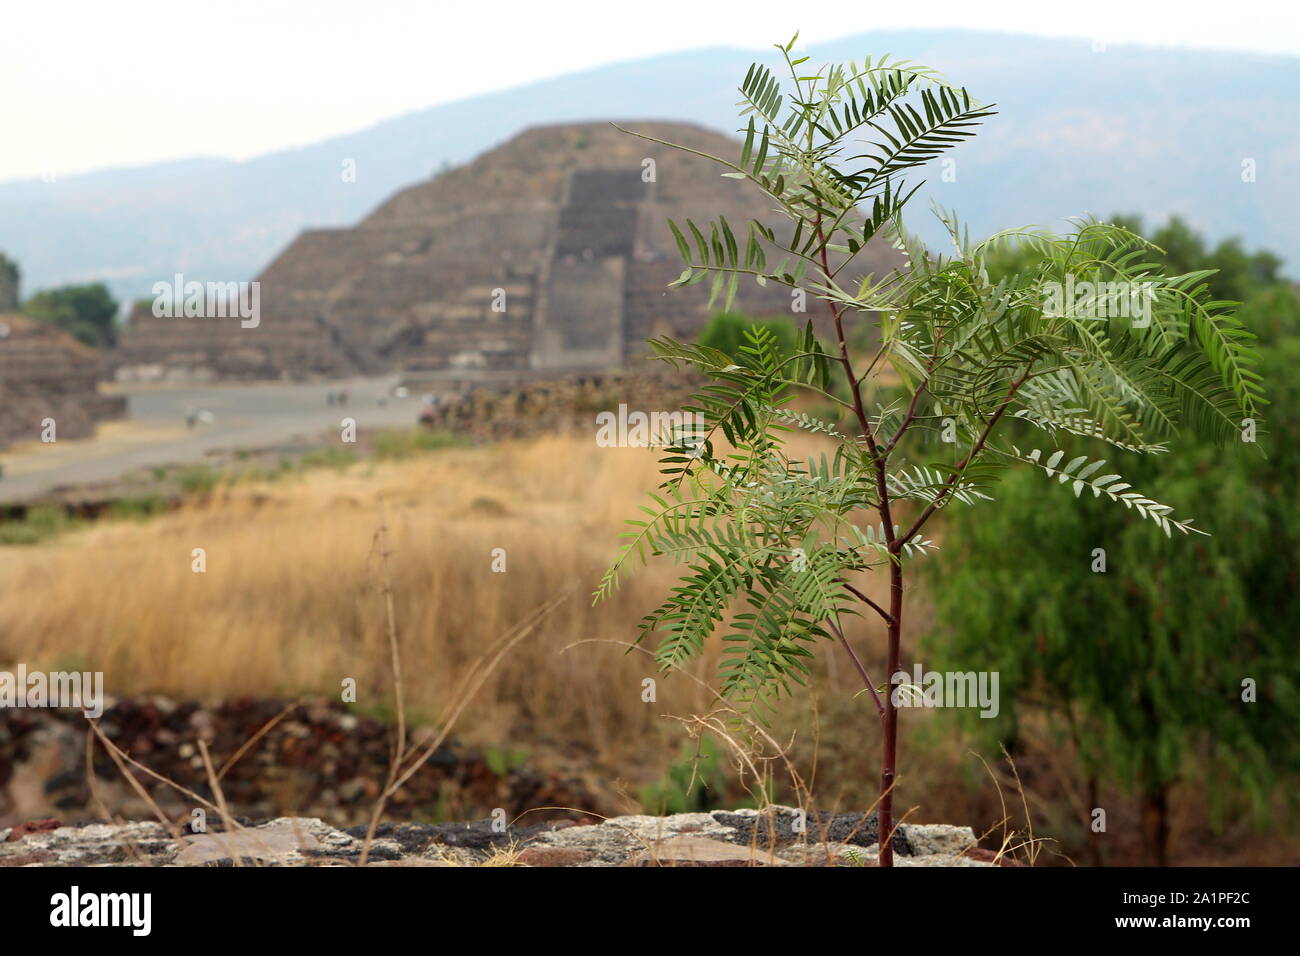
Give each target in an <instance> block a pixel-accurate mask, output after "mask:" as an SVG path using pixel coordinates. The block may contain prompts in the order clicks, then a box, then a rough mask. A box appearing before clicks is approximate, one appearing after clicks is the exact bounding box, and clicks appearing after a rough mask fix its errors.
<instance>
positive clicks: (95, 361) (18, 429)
mask: <svg viewBox="0 0 1300 956" xmlns="http://www.w3.org/2000/svg"><path fill="white" fill-rule="evenodd" d="M100 363H101V357H100V354H99V353H98V352H96V351H95V350H94V349H92V348H89V347H88V346H86V345H83V344H82V343H80V342H78V341H77V340H76V339H75V338H73V337H72V336H71V335H69V334H68V333H67V332H64V331H63V330H62V329H59V328H57V327H55V326H53V325H50V324H49V323H48V322H38V321H37V320H35V319H30V318H27V317H26V316H22V315H4V314H0V446H3V445H6V444H9V443H11V442H20V441H39V440H41V438H42V433H43V432H44V431H46V428H45V426H44V425H43V422H45V421H46V420H47V419H53V421H54V423H55V424H54V436H55V437H56V438H58V439H63V438H89V437H91V436H92V435H94V433H95V425H96V424H97V423H98V422H100V421H103V420H104V419H107V418H115V417H118V416H121V415H122V414H124V412H125V410H126V408H125V401H126V400H125V399H123V398H115V397H110V396H107V395H100V394H99V392H98V391H97V390H96V383H97V382H98V380H99V376H100Z"/></svg>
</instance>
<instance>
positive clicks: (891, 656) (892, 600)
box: [877, 559, 903, 866]
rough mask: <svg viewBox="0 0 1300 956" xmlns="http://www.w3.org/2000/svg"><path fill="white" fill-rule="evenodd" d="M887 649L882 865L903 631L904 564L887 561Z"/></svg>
mask: <svg viewBox="0 0 1300 956" xmlns="http://www.w3.org/2000/svg"><path fill="white" fill-rule="evenodd" d="M889 612H890V618H891V620H890V622H889V629H888V634H889V650H888V657H887V663H886V664H885V691H886V692H885V713H884V714H883V715H882V716H883V726H884V738H885V739H884V746H883V747H882V751H881V758H880V810H879V814H880V816H879V823H880V826H879V828H878V831H877V832H878V833H879V834H880V856H879V858H878V862H879V864H880V865H881V866H893V865H894V779H895V774H896V769H897V767H898V708H897V707H895V706H894V691H893V688H894V675H895V674H897V673H898V666H899V654H900V648H901V645H902V635H903V628H902V624H903V565H902V562H900V561H898V560H897V559H895V560H893V561H890V562H889Z"/></svg>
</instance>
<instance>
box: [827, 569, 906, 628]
mask: <svg viewBox="0 0 1300 956" xmlns="http://www.w3.org/2000/svg"><path fill="white" fill-rule="evenodd" d="M840 583H841V584H843V585H844V587H845V590H847V591H848V592H849V593H850V594H852V595H853V596H854V597H856V598H857V599H858V600H859V601H862V602H863V603H864V604H866V605H868V606H869V607H870V608H871V609H872V610H873V611H875V612H876V613H877V614H879V615H880V616H881V617H882V618H884V621H885V623H886V624H892V623H893V622H894V618H893V616H892V615H891V614H890V613H889V612H888V611H886V610H885V609H884V608H883V607H881V606H880V605H879V604H877V603H876V602H875V601H873V600H871V598H869V597H867V596H866V595H865V594H863V593H862V592H861V591H859V590H858V589H857V588H855V587H854V586H853V585H852V584H849V582H848V581H845V580H844V579H843V578H840Z"/></svg>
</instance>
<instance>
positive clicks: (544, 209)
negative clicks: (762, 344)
mask: <svg viewBox="0 0 1300 956" xmlns="http://www.w3.org/2000/svg"><path fill="white" fill-rule="evenodd" d="M619 125H621V126H624V127H626V128H628V129H633V130H636V131H638V132H641V133H644V134H646V135H649V136H652V137H655V138H657V139H662V140H668V141H670V142H674V143H678V144H681V145H683V146H687V147H689V148H691V149H695V150H699V151H702V152H706V153H711V154H713V155H718V156H722V157H725V158H729V159H733V160H734V159H735V158H736V157H737V156H738V154H739V149H740V144H739V143H738V142H737V141H736V140H734V139H732V138H730V137H727V136H723V135H721V134H719V133H716V132H713V131H710V130H707V129H704V128H702V127H699V126H694V125H689V124H684V123H671V122H649V121H646V122H637V121H629V122H626V123H620V124H619ZM720 173H721V168H720V167H718V166H717V165H716V164H714V163H711V162H709V161H708V160H706V159H702V158H700V157H698V156H693V155H691V154H689V153H686V152H683V151H680V150H675V149H672V148H669V147H664V146H660V145H658V144H656V143H652V142H649V141H647V140H644V139H640V138H638V137H635V136H632V135H629V134H628V133H625V132H622V131H620V130H619V129H617V128H615V127H614V126H613V125H612V124H610V123H583V124H564V125H554V126H542V127H536V128H532V129H528V130H525V131H524V132H522V133H520V134H518V135H517V136H515V137H514V138H513V139H511V140H509V141H508V142H506V143H504V144H503V145H501V146H499V147H497V148H496V149H493V150H491V151H489V152H487V153H485V154H483V155H481V156H479V157H478V158H477V159H475V160H473V161H472V162H470V163H468V164H466V165H464V166H461V167H457V168H453V169H449V170H447V171H445V172H443V173H441V174H439V175H437V176H435V177H434V178H432V179H430V180H428V181H425V182H421V183H418V184H416V185H413V186H410V187H408V188H406V189H404V190H402V191H400V192H398V193H397V194H396V195H394V196H392V197H391V198H390V199H388V200H387V201H386V202H384V203H383V204H381V205H380V206H379V207H378V208H377V209H375V210H374V211H373V212H372V213H371V214H370V215H369V216H367V217H366V218H365V219H363V220H362V221H361V222H360V223H358V224H357V225H356V226H355V227H353V228H348V229H314V230H308V231H306V232H304V233H302V234H301V235H300V236H299V237H298V238H297V239H295V240H294V241H293V242H292V243H290V245H289V246H288V247H287V248H286V249H285V250H284V251H283V252H282V253H281V254H280V255H279V256H278V257H277V258H276V259H275V260H274V261H273V262H272V263H271V264H270V265H269V266H268V267H267V268H266V269H265V271H264V272H262V274H261V275H260V276H259V277H258V281H259V282H260V283H261V286H260V293H261V319H260V322H259V324H258V326H257V327H256V328H243V327H241V324H240V322H239V321H238V319H220V318H197V317H195V318H159V317H155V316H154V315H152V314H151V312H150V310H149V309H147V308H144V309H138V310H137V312H136V314H135V315H133V317H132V320H131V324H130V328H129V330H128V331H127V333H126V334H125V335H124V336H123V337H122V345H121V347H120V348H119V350H118V352H117V355H116V357H115V360H114V365H115V367H116V375H117V377H118V378H119V379H127V380H140V379H159V378H162V379H174V380H186V379H190V380H192V379H228V378H246V379H258V378H262V379H264V378H286V377H287V378H307V377H315V376H343V375H352V374H375V373H380V372H402V373H406V374H407V375H408V376H410V377H414V378H417V379H427V380H438V379H440V378H441V379H466V378H468V379H471V380H472V379H475V378H484V379H489V378H498V379H499V378H507V379H510V378H527V377H530V376H531V377H536V376H555V375H562V374H568V373H572V372H583V371H592V370H610V369H616V368H620V367H622V366H624V365H625V364H626V363H627V362H628V360H629V359H630V358H632V357H633V356H635V355H637V354H639V353H641V352H642V351H643V350H644V340H645V339H646V338H647V337H649V336H655V335H661V334H669V335H673V336H675V337H690V336H693V335H694V334H696V333H697V332H698V331H699V330H700V329H701V328H702V327H703V325H704V324H705V322H707V320H708V317H709V315H710V310H709V307H708V283H707V282H704V283H699V284H697V285H695V286H692V287H690V288H686V289H668V288H667V286H668V284H669V283H670V282H672V281H673V280H674V279H675V278H676V277H677V276H678V274H679V273H680V272H681V269H682V263H681V261H680V258H679V255H678V252H677V249H676V245H675V243H674V241H673V238H672V234H671V232H670V231H669V228H668V225H667V221H668V219H669V218H673V219H676V220H678V221H681V220H684V219H685V218H687V217H688V216H689V217H692V218H695V219H697V220H699V221H704V222H707V221H708V220H709V219H710V218H713V217H715V216H717V215H718V214H722V215H724V216H726V218H727V220H728V222H729V223H731V224H732V227H733V229H734V230H736V231H737V232H738V234H740V235H742V236H743V235H744V232H743V230H744V228H745V225H746V223H747V222H748V220H749V219H752V218H757V219H760V220H761V221H763V222H764V223H766V224H768V225H770V226H778V225H779V224H780V221H781V220H780V217H779V215H777V214H776V213H774V212H772V210H771V209H770V208H769V206H770V203H769V202H768V201H767V200H766V199H765V198H764V197H763V196H762V195H761V194H760V193H758V192H757V191H756V190H755V189H754V188H753V187H752V185H750V184H747V183H742V182H738V181H736V180H732V179H728V178H725V177H723V176H721V175H720ZM863 260H864V261H863V268H864V270H867V271H876V272H883V271H887V270H888V269H890V268H892V267H893V266H894V265H896V262H897V260H896V257H895V253H894V252H893V251H892V250H890V249H888V248H887V247H884V246H883V245H882V246H880V247H876V246H875V245H873V246H871V247H869V248H868V250H867V251H866V252H864V253H863ZM735 308H737V309H739V310H741V311H744V312H746V313H748V314H751V315H756V316H761V315H780V314H786V315H790V314H791V296H790V291H789V290H788V289H786V288H783V287H777V286H774V285H769V286H768V287H767V288H761V287H759V286H757V285H756V284H754V283H753V282H748V281H746V282H742V283H741V285H740V289H739V294H738V298H737V301H736V304H735ZM808 308H809V309H810V311H817V310H819V306H818V305H817V304H816V303H815V302H810V303H809V306H808ZM822 310H823V311H824V309H822ZM792 317H793V318H795V319H798V320H802V319H803V318H804V317H803V316H798V315H794V316H792Z"/></svg>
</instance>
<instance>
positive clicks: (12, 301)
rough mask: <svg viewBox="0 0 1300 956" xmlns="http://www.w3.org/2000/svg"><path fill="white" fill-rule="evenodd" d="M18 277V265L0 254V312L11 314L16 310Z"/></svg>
mask: <svg viewBox="0 0 1300 956" xmlns="http://www.w3.org/2000/svg"><path fill="white" fill-rule="evenodd" d="M20 277H21V276H20V273H19V271H18V263H16V262H14V261H13V260H11V259H9V258H8V257H6V256H5V254H4V253H2V252H0V312H12V311H14V310H15V309H17V308H18V283H19V279H20Z"/></svg>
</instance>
